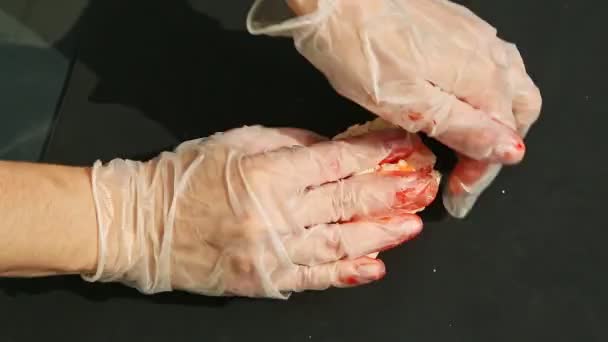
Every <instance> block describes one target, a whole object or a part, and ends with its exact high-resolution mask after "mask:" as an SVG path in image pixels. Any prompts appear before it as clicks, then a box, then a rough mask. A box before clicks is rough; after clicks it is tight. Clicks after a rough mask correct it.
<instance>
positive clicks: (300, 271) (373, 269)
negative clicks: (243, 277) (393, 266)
mask: <svg viewBox="0 0 608 342" xmlns="http://www.w3.org/2000/svg"><path fill="white" fill-rule="evenodd" d="M385 274H386V267H385V266H384V263H383V262H382V261H381V260H378V259H372V258H367V257H361V258H359V259H355V260H340V261H336V262H332V263H328V264H323V265H317V266H298V267H295V268H294V269H293V270H292V271H290V272H289V274H287V275H286V276H284V277H283V278H282V279H281V280H280V281H279V283H278V288H279V289H281V291H295V292H301V291H306V290H325V289H328V288H330V287H332V286H333V287H352V286H357V285H364V284H368V283H371V282H373V281H376V280H379V279H381V278H382V277H384V275H385Z"/></svg>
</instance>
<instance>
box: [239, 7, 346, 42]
mask: <svg viewBox="0 0 608 342" xmlns="http://www.w3.org/2000/svg"><path fill="white" fill-rule="evenodd" d="M286 2H287V1H286V0H256V1H255V3H254V4H253V6H251V9H250V10H249V13H248V15H247V30H248V31H249V33H251V34H253V35H268V36H283V37H292V36H293V35H294V33H295V32H296V31H300V30H302V29H304V28H307V27H315V26H317V25H318V24H319V23H321V22H323V21H324V20H325V19H326V18H327V17H328V16H329V15H330V14H331V13H332V11H333V9H334V8H335V4H336V0H318V5H317V10H316V11H315V12H312V13H309V14H306V15H302V16H296V15H295V14H294V13H293V11H291V9H290V8H289V6H288V5H287V3H286Z"/></svg>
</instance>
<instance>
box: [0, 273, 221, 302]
mask: <svg viewBox="0 0 608 342" xmlns="http://www.w3.org/2000/svg"><path fill="white" fill-rule="evenodd" d="M0 291H2V292H4V293H6V294H7V295H8V296H11V297H17V296H19V295H37V294H43V293H50V292H56V291H67V292H71V293H74V294H76V295H78V296H80V297H83V298H86V299H88V300H90V301H96V302H100V301H106V300H109V299H115V298H129V299H133V300H142V301H149V302H153V303H158V304H177V305H183V306H210V307H220V306H224V305H226V304H227V303H228V302H229V301H230V300H232V298H228V297H206V296H199V295H192V294H189V293H186V292H168V293H161V294H156V295H154V296H146V295H143V294H141V293H139V292H137V290H135V289H132V288H128V287H126V286H123V285H120V284H102V283H86V282H84V281H83V280H81V279H80V278H79V277H76V276H69V277H54V278H41V279H0Z"/></svg>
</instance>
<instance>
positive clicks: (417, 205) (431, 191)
mask: <svg viewBox="0 0 608 342" xmlns="http://www.w3.org/2000/svg"><path fill="white" fill-rule="evenodd" d="M419 182H420V183H419V184H417V185H416V186H414V187H412V188H409V189H405V190H402V191H399V192H398V193H396V194H395V205H394V207H395V208H396V209H401V210H407V211H412V212H414V211H418V210H420V209H423V208H425V207H427V206H428V205H429V204H431V203H432V202H433V201H434V200H435V197H436V196H437V192H438V191H439V183H438V182H437V181H436V180H435V179H434V178H433V177H432V176H431V175H430V174H425V175H422V177H421V178H420V180H419Z"/></svg>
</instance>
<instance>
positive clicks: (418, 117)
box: [407, 113, 422, 121]
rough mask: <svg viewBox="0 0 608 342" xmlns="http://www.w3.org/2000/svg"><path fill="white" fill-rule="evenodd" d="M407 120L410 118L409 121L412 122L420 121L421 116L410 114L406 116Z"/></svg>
mask: <svg viewBox="0 0 608 342" xmlns="http://www.w3.org/2000/svg"><path fill="white" fill-rule="evenodd" d="M407 117H408V118H410V120H412V121H418V120H420V119H422V114H420V113H410V114H408V115H407Z"/></svg>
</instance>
